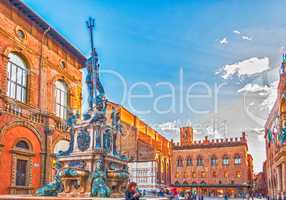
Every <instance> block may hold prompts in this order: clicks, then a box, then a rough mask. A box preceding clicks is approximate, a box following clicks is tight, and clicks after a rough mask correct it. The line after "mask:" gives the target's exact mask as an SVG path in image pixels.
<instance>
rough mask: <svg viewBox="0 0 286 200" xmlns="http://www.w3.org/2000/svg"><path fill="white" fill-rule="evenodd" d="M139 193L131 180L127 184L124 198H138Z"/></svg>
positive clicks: (135, 199)
mask: <svg viewBox="0 0 286 200" xmlns="http://www.w3.org/2000/svg"><path fill="white" fill-rule="evenodd" d="M140 196H141V194H140V192H138V190H137V184H136V183H135V182H131V183H129V185H128V188H127V191H126V192H125V200H139V198H140Z"/></svg>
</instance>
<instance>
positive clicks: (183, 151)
mask: <svg viewBox="0 0 286 200" xmlns="http://www.w3.org/2000/svg"><path fill="white" fill-rule="evenodd" d="M183 129H184V130H186V128H183ZM184 130H181V134H185V131H184ZM189 136H190V137H192V136H191V135H189ZM181 138H184V139H187V140H189V138H186V137H185V136H183V137H182V136H181ZM183 144H184V145H181V144H174V146H173V151H172V165H171V166H172V167H171V168H172V176H171V182H172V185H174V186H178V187H179V188H180V189H182V190H189V189H195V190H197V191H199V192H200V193H203V194H205V195H214V196H217V195H221V194H225V193H228V194H229V195H232V196H239V195H242V194H243V193H244V194H245V193H246V192H247V191H248V188H249V187H250V186H251V185H252V178H253V177H252V176H253V163H252V157H251V156H250V154H249V153H248V146H247V139H246V136H245V133H243V135H242V137H241V138H230V139H216V140H208V138H207V137H206V138H205V139H204V140H203V141H194V142H193V143H191V144H189V145H186V144H185V143H183Z"/></svg>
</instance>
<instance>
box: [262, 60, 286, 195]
mask: <svg viewBox="0 0 286 200" xmlns="http://www.w3.org/2000/svg"><path fill="white" fill-rule="evenodd" d="M285 67H286V57H285V55H283V62H282V65H281V70H280V79H279V83H278V88H277V99H276V101H275V104H274V106H273V108H272V110H271V112H270V114H269V116H268V119H267V121H266V124H265V141H266V142H265V144H266V158H267V159H266V162H265V168H266V170H265V173H266V174H267V180H266V183H267V193H268V196H269V197H270V198H272V199H280V198H281V199H285V198H286V129H285V128H286V96H285V92H286V70H285Z"/></svg>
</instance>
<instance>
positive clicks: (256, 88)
mask: <svg viewBox="0 0 286 200" xmlns="http://www.w3.org/2000/svg"><path fill="white" fill-rule="evenodd" d="M269 90H270V88H269V87H268V86H266V85H265V86H260V85H258V84H252V83H248V84H246V85H245V86H244V87H243V88H241V89H239V90H238V91H237V92H238V93H242V92H259V94H265V93H268V92H269Z"/></svg>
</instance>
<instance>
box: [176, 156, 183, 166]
mask: <svg viewBox="0 0 286 200" xmlns="http://www.w3.org/2000/svg"><path fill="white" fill-rule="evenodd" d="M177 167H183V159H182V158H181V157H178V159H177Z"/></svg>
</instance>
